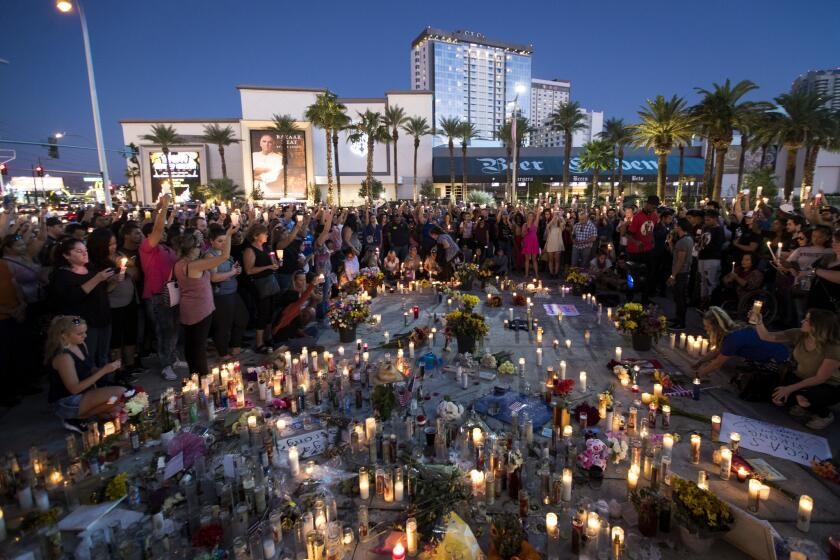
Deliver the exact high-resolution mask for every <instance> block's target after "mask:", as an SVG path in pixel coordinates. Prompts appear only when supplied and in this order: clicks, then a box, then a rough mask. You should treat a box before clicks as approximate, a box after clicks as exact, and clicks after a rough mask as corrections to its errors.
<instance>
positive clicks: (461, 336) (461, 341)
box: [446, 294, 488, 354]
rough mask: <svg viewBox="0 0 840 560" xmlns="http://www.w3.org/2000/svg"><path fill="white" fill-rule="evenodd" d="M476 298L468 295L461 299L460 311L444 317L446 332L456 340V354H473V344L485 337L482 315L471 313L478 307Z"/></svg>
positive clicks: (485, 328) (484, 324) (485, 325)
mask: <svg viewBox="0 0 840 560" xmlns="http://www.w3.org/2000/svg"><path fill="white" fill-rule="evenodd" d="M478 301H479V300H478V298H477V297H476V296H472V295H469V294H465V295H463V296H462V297H461V309H458V310H456V311H453V312H451V313H449V314H448V315H446V330H447V331H449V332H450V333H451V334H452V335H455V338H456V339H457V340H458V352H460V353H461V354H466V353H467V352H469V353H470V354H473V353H475V344H476V341H477V340H478V339H479V338H483V337H485V336H486V335H487V331H488V328H487V323H486V322H485V320H484V317H483V316H482V315H479V314H478V313H475V312H473V308H474V307H475V306H476V305H478Z"/></svg>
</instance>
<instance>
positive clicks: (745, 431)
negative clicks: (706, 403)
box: [720, 412, 831, 466]
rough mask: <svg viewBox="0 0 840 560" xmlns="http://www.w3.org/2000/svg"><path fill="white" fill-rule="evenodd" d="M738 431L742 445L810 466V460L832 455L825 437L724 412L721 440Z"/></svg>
mask: <svg viewBox="0 0 840 560" xmlns="http://www.w3.org/2000/svg"><path fill="white" fill-rule="evenodd" d="M732 432H738V433H739V434H741V447H743V448H744V449H749V450H751V451H758V452H759V453H766V454H768V455H772V456H773V457H779V458H780V459H787V460H789V461H794V462H796V463H799V464H800V465H805V466H811V460H812V459H819V460H823V459H827V458H829V457H831V450H830V449H829V447H828V441H827V440H826V439H825V438H824V437H820V436H815V435H813V434H807V433H805V432H798V431H796V430H789V429H788V428H783V427H781V426H777V425H776V424H771V423H769V422H762V421H760V420H753V419H752V418H746V417H744V416H738V415H737V414H730V413H728V412H725V413H724V414H723V422H722V423H721V427H720V440H721V441H729V434H730V433H732Z"/></svg>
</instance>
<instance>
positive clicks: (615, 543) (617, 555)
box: [612, 526, 624, 560]
mask: <svg viewBox="0 0 840 560" xmlns="http://www.w3.org/2000/svg"><path fill="white" fill-rule="evenodd" d="M623 548H624V529H622V528H621V527H617V526H613V528H612V557H613V560H621V552H622V549H623Z"/></svg>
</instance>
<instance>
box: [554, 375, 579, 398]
mask: <svg viewBox="0 0 840 560" xmlns="http://www.w3.org/2000/svg"><path fill="white" fill-rule="evenodd" d="M574 388H575V380H574V379H555V380H554V396H556V397H560V398H561V399H564V400H565V399H566V398H567V397H568V396H569V395H570V394H572V391H573V390H574Z"/></svg>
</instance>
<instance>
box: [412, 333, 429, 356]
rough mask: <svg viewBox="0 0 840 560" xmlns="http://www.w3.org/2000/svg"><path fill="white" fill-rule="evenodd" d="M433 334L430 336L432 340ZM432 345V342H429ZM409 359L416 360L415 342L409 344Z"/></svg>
mask: <svg viewBox="0 0 840 560" xmlns="http://www.w3.org/2000/svg"><path fill="white" fill-rule="evenodd" d="M431 336H432V335H431V334H429V338H430V339H431ZM429 342H430V343H431V340H429ZM408 357H409V358H412V359H414V341H413V340H412V341H411V342H409V343H408Z"/></svg>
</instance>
